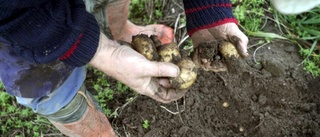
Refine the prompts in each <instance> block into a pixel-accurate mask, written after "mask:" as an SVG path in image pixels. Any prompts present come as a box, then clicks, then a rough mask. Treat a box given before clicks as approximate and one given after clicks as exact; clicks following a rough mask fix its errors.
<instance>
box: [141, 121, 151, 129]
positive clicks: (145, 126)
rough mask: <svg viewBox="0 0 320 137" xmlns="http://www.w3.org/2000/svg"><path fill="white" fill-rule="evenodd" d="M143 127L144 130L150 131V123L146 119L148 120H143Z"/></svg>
mask: <svg viewBox="0 0 320 137" xmlns="http://www.w3.org/2000/svg"><path fill="white" fill-rule="evenodd" d="M142 127H143V128H144V129H148V128H149V121H148V120H147V119H146V120H143V124H142Z"/></svg>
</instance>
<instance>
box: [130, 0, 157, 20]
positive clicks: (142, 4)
mask: <svg viewBox="0 0 320 137" xmlns="http://www.w3.org/2000/svg"><path fill="white" fill-rule="evenodd" d="M162 10H163V5H162V1H161V0H151V1H150V0H131V4H130V11H131V12H129V19H130V20H131V21H133V22H135V23H137V24H141V25H146V24H150V23H155V22H157V20H159V19H161V18H162V17H163V12H162Z"/></svg>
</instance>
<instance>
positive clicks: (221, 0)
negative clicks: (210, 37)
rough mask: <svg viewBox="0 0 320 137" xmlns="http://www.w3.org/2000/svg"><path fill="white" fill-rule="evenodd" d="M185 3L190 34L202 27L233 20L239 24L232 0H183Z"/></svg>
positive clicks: (205, 27)
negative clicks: (234, 14)
mask: <svg viewBox="0 0 320 137" xmlns="http://www.w3.org/2000/svg"><path fill="white" fill-rule="evenodd" d="M183 4H184V8H185V14H186V19H187V30H188V34H189V35H190V36H191V35H192V34H193V33H194V32H196V31H198V30H201V29H207V28H212V27H215V26H219V25H222V24H225V23H231V22H233V23H236V24H238V21H237V19H236V18H235V17H234V16H233V14H232V4H231V1H230V0H183Z"/></svg>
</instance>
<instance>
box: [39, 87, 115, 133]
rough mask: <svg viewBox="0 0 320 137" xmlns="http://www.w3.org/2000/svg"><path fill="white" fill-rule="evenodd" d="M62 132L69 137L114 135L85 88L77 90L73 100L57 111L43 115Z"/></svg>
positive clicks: (96, 103) (105, 118) (97, 105)
mask: <svg viewBox="0 0 320 137" xmlns="http://www.w3.org/2000/svg"><path fill="white" fill-rule="evenodd" d="M44 117H46V118H48V119H49V121H50V122H51V123H52V124H53V125H54V126H55V127H57V128H58V129H59V130H60V131H61V132H62V133H63V134H65V135H67V136H71V137H115V136H116V134H115V132H114V131H113V129H112V127H111V125H110V123H109V121H108V119H107V117H106V116H105V115H104V114H103V113H102V111H101V108H100V106H99V104H98V102H97V101H96V100H95V99H94V97H93V96H92V95H91V94H90V93H89V92H88V91H87V90H86V89H85V87H84V86H82V87H81V89H80V90H79V91H78V93H77V95H76V96H75V97H74V98H73V100H72V101H71V102H70V103H69V104H68V105H67V106H65V107H64V108H62V109H61V110H59V111H58V112H56V113H54V114H51V115H45V116H44Z"/></svg>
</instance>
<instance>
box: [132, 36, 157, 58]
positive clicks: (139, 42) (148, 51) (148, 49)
mask: <svg viewBox="0 0 320 137" xmlns="http://www.w3.org/2000/svg"><path fill="white" fill-rule="evenodd" d="M132 47H133V49H135V50H136V51H138V52H139V53H141V54H142V55H143V56H145V57H146V58H147V59H148V60H151V61H155V60H158V59H159V55H158V53H157V50H156V46H155V44H154V43H153V41H152V40H151V39H150V38H149V37H148V36H147V35H145V34H140V35H136V36H132Z"/></svg>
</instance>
